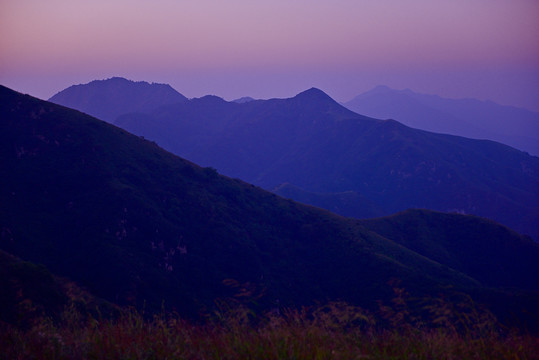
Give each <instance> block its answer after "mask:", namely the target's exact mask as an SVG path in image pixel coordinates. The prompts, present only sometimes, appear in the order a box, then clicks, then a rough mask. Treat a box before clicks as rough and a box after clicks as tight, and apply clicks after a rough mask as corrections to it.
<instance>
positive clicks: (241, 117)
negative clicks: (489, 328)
mask: <svg viewBox="0 0 539 360" xmlns="http://www.w3.org/2000/svg"><path fill="white" fill-rule="evenodd" d="M87 86H88V87H91V86H93V85H92V83H90V84H88V85H87ZM65 91H67V90H65ZM80 96H81V97H80V99H79V103H80V102H83V101H84V99H85V97H84V96H83V95H80ZM126 96H127V97H128V95H126ZM114 123H115V124H116V125H118V126H120V127H122V128H124V129H126V130H128V131H130V132H132V133H134V134H136V135H140V136H144V137H145V138H147V139H150V140H153V141H156V142H157V144H159V145H160V146H162V147H163V148H165V149H167V150H169V151H171V152H173V153H175V154H177V155H180V156H182V157H184V158H187V159H189V160H191V161H193V162H195V163H197V164H200V165H202V166H211V167H214V168H216V169H217V170H218V171H219V172H220V173H223V174H225V175H227V176H231V177H234V178H239V179H242V180H244V181H247V182H249V183H253V184H255V185H258V186H261V187H262V188H264V189H268V190H274V191H275V192H276V193H277V194H280V195H286V196H290V197H291V198H293V199H296V200H298V201H306V202H307V203H310V204H313V205H317V206H323V207H325V208H326V209H330V210H332V211H336V212H338V213H339V214H341V215H344V216H358V217H362V218H367V217H374V216H381V215H389V214H392V213H395V212H398V211H403V210H405V209H408V208H425V209H431V210H436V211H443V212H458V213H464V214H474V215H478V216H483V217H487V218H490V219H493V220H495V221H497V222H500V223H502V224H505V225H507V226H509V227H511V228H513V229H515V230H517V231H519V232H520V233H523V234H527V235H530V236H532V237H533V238H535V239H536V240H538V239H539V227H538V226H537V224H538V223H539V190H538V189H539V158H537V157H534V156H530V155H528V154H526V153H524V152H521V151H518V150H516V149H514V148H511V147H509V146H506V145H502V144H500V143H496V142H493V141H487V140H472V139H468V138H463V137H458V136H451V135H444V134H437V133H431V132H427V131H423V130H418V129H413V128H410V127H407V126H405V125H403V124H401V123H399V122H397V121H395V120H377V119H373V118H369V117H366V116H362V115H359V114H357V113H354V112H352V111H350V110H348V109H346V108H345V107H343V106H342V105H340V104H338V103H337V102H335V101H334V100H333V99H332V98H331V97H329V96H328V95H327V94H325V93H324V92H322V91H321V90H318V89H315V88H313V89H309V90H307V91H304V92H302V93H300V94H298V95H297V96H295V97H293V98H289V99H270V100H254V101H249V102H244V103H236V102H227V101H225V100H223V99H221V98H219V97H216V96H205V97H202V98H197V99H191V100H188V101H181V102H176V103H173V104H169V105H163V106H161V107H157V108H154V110H151V111H147V112H132V113H127V114H124V115H121V116H118V117H117V118H116V120H115V121H114ZM285 184H286V186H284V185H285ZM285 189H288V190H287V192H286V193H285ZM290 190H293V191H290ZM305 194H311V196H308V197H306V196H305ZM312 194H317V196H316V197H317V199H315V197H313V196H312ZM347 197H348V199H346V198H347ZM322 198H323V201H321V199H322ZM359 199H361V200H359ZM358 201H360V202H358ZM343 204H369V205H367V206H363V205H359V206H355V207H354V206H343ZM358 207H361V211H358Z"/></svg>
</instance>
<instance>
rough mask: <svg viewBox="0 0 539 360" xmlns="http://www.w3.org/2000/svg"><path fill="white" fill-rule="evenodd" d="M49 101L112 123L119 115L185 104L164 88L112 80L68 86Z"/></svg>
mask: <svg viewBox="0 0 539 360" xmlns="http://www.w3.org/2000/svg"><path fill="white" fill-rule="evenodd" d="M49 101H51V102H53V103H56V104H59V105H64V106H67V107H70V108H73V109H77V110H80V111H82V112H85V113H87V114H89V115H92V116H95V117H97V118H99V119H101V120H105V121H108V122H110V123H112V122H114V120H115V119H116V117H117V116H119V115H121V114H125V113H131V112H147V111H150V110H153V109H155V108H157V107H159V106H162V105H166V104H174V103H178V102H185V101H187V98H186V97H185V96H183V95H182V94H180V93H179V92H177V91H176V90H174V89H173V88H172V87H170V85H167V84H156V83H153V84H149V83H147V82H144V81H138V82H135V81H131V80H126V79H124V78H120V77H114V78H110V79H107V80H95V81H92V82H90V83H88V84H81V85H73V86H70V87H68V88H67V89H65V90H62V91H60V92H59V93H57V94H56V95H54V96H53V97H51V98H50V99H49Z"/></svg>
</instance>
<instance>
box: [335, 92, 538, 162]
mask: <svg viewBox="0 0 539 360" xmlns="http://www.w3.org/2000/svg"><path fill="white" fill-rule="evenodd" d="M344 106H346V107H347V108H349V109H350V110H352V111H355V112H357V113H360V114H363V115H367V116H372V117H375V118H378V119H395V120H397V121H399V122H401V123H403V124H405V125H408V126H410V127H413V128H418V129H423V130H428V131H433V132H438V133H445V134H452V135H459V136H465V137H470V138H474V139H489V140H494V141H498V142H501V143H503V144H507V145H510V146H512V147H515V148H517V149H519V150H523V151H527V152H529V153H530V154H532V155H539V113H537V112H533V111H529V110H526V109H521V108H516V107H512V106H502V105H498V104H496V103H493V102H491V101H479V100H475V99H458V100H457V99H444V98H442V97H439V96H435V95H424V94H418V93H415V92H413V91H411V90H409V89H406V90H394V89H390V88H389V87H387V86H378V87H376V88H374V89H372V90H370V91H367V92H365V93H363V94H360V95H358V96H356V97H355V98H354V99H352V100H350V101H348V102H346V103H344Z"/></svg>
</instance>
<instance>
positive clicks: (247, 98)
mask: <svg viewBox="0 0 539 360" xmlns="http://www.w3.org/2000/svg"><path fill="white" fill-rule="evenodd" d="M254 100H255V99H253V98H252V97H250V96H244V97H241V98H239V99H234V100H232V102H235V103H239V104H243V103H246V102H251V101H254Z"/></svg>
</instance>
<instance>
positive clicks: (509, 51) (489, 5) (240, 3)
mask: <svg viewBox="0 0 539 360" xmlns="http://www.w3.org/2000/svg"><path fill="white" fill-rule="evenodd" d="M113 76H122V77H126V78H128V79H131V80H136V81H142V80H143V81H148V82H158V83H168V84H170V85H172V86H173V87H174V88H175V89H176V90H178V91H179V92H181V93H182V94H184V95H185V96H187V97H190V98H191V97H199V96H203V95H206V94H214V95H218V96H221V97H223V98H225V99H227V100H232V99H235V98H239V97H242V96H251V97H254V98H263V99H265V98H273V97H290V96H293V95H295V94H297V93H299V92H301V91H303V90H306V89H308V88H310V87H318V88H320V89H322V90H323V91H325V92H326V93H328V94H329V95H330V96H332V97H333V98H334V99H336V100H338V101H348V100H350V99H351V98H353V97H354V96H355V95H358V94H360V93H362V92H364V91H367V90H369V89H371V88H373V87H374V86H376V85H387V86H390V87H392V88H396V89H404V88H410V89H412V90H414V91H416V92H421V93H427V94H437V95H441V96H444V97H450V98H465V97H472V98H478V99H481V100H487V99H489V100H493V101H495V102H498V103H501V104H505V105H514V106H520V107H526V108H528V109H531V110H535V111H539V1H537V0H451V1H447V0H372V1H371V0H272V1H269V0H267V1H262V0H226V1H225V0H153V1H150V0H92V1H88V0H47V1H43V0H0V84H2V85H5V86H8V87H11V88H12V89H14V90H18V91H21V92H24V93H28V94H30V95H34V96H37V97H40V98H42V99H48V98H49V97H51V96H52V95H54V94H55V93H56V92H58V91H60V90H62V89H64V88H66V87H68V86H70V85H74V84H81V83H87V82H90V81H92V80H97V79H106V78H110V77H113Z"/></svg>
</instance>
